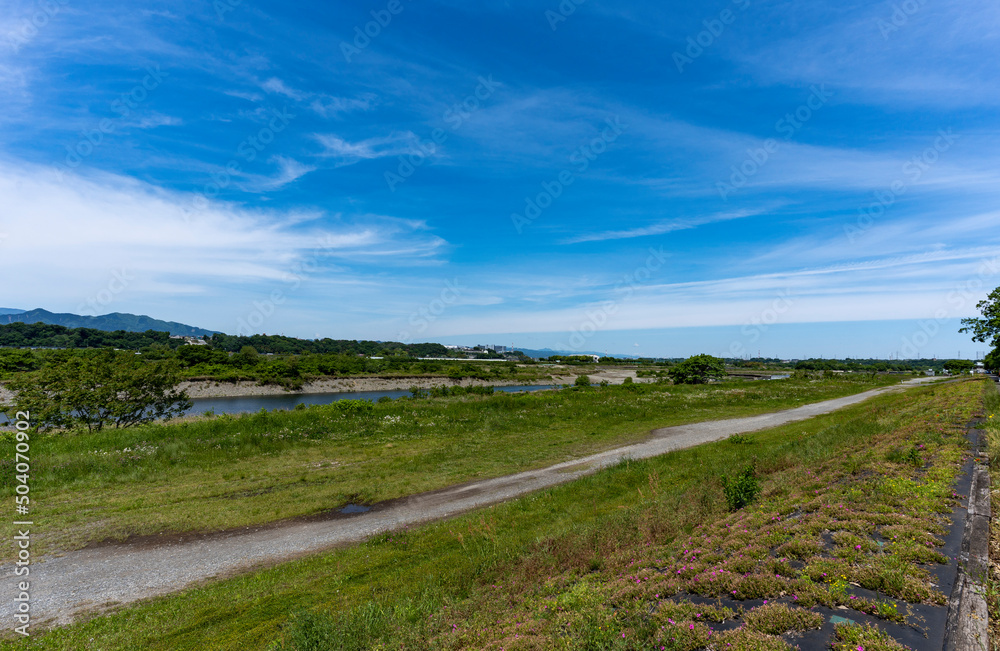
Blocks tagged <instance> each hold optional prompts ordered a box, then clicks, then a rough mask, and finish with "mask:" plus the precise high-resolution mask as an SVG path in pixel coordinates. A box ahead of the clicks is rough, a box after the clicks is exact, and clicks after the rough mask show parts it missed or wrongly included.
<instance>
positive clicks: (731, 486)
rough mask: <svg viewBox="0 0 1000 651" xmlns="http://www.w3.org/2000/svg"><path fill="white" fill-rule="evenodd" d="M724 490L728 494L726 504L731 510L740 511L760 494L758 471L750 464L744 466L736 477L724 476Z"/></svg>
mask: <svg viewBox="0 0 1000 651" xmlns="http://www.w3.org/2000/svg"><path fill="white" fill-rule="evenodd" d="M722 492H723V494H724V495H725V496H726V504H728V505H729V510H730V511H739V510H740V509H742V508H743V507H744V506H747V505H748V504H750V503H751V502H753V501H754V500H755V499H757V496H758V495H760V481H759V480H758V479H757V472H756V470H755V469H754V467H753V464H750V465H748V466H746V467H744V468H743V470H742V471H741V472H740V474H739V475H738V476H737V477H736V479H732V480H731V479H730V478H729V477H728V476H726V475H723V476H722Z"/></svg>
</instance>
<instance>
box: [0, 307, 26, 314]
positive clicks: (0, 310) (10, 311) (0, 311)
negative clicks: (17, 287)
mask: <svg viewBox="0 0 1000 651" xmlns="http://www.w3.org/2000/svg"><path fill="white" fill-rule="evenodd" d="M24 312H25V311H24V310H15V309H13V308H10V307H0V316H6V315H8V314H24Z"/></svg>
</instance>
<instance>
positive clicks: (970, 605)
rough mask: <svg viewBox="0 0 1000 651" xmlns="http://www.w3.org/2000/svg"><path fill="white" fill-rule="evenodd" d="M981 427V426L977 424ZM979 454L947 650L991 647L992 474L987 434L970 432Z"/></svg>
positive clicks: (952, 600)
mask: <svg viewBox="0 0 1000 651" xmlns="http://www.w3.org/2000/svg"><path fill="white" fill-rule="evenodd" d="M977 424H979V423H977ZM969 434H970V438H971V439H972V444H973V446H974V450H975V452H976V454H975V457H974V459H973V464H974V465H973V468H972V482H971V485H970V487H969V503H968V507H967V508H966V517H965V532H964V534H963V536H962V548H961V552H960V554H959V556H958V576H957V577H956V579H955V585H954V587H953V588H952V591H951V598H950V599H949V601H948V620H947V625H946V628H945V637H944V649H945V651H985V650H986V649H988V648H989V630H988V627H989V616H988V614H987V610H986V599H985V597H984V594H985V585H984V583H985V580H986V576H987V573H988V572H989V541H990V518H991V517H992V516H991V511H990V471H989V457H988V456H987V454H986V431H985V430H982V429H972V430H970V432H969Z"/></svg>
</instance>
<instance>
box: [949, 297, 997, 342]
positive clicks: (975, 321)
mask: <svg viewBox="0 0 1000 651" xmlns="http://www.w3.org/2000/svg"><path fill="white" fill-rule="evenodd" d="M976 309H977V310H979V313H980V314H982V315H983V318H978V317H977V318H971V319H962V325H963V326H964V327H962V328H960V329H959V332H963V333H972V340H973V341H979V342H982V343H987V344H989V345H990V346H992V347H994V348H997V347H1000V287H997V288H996V289H994V290H993V291H992V292H990V295H989V296H987V297H986V300H983V301H979V303H977V304H976Z"/></svg>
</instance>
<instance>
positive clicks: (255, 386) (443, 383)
mask: <svg viewBox="0 0 1000 651" xmlns="http://www.w3.org/2000/svg"><path fill="white" fill-rule="evenodd" d="M553 371H554V373H553V374H552V375H551V376H548V377H549V378H551V379H548V378H540V379H537V380H534V381H532V382H526V381H525V380H524V379H514V380H497V379H489V380H480V379H476V378H463V379H461V380H457V379H453V378H449V377H444V376H428V375H411V376H376V377H327V378H321V379H318V380H314V381H312V382H306V383H305V384H303V385H302V388H301V389H298V390H295V391H290V390H287V389H285V388H284V387H282V386H280V385H277V384H259V383H257V382H252V381H242V382H219V381H216V380H200V381H196V382H181V383H180V384H179V385H178V388H180V389H183V390H185V391H187V393H188V395H189V396H190V397H192V398H242V397H252V396H278V395H296V394H303V395H306V394H318V393H340V392H344V391H351V392H360V391H406V390H409V389H411V388H413V387H417V388H420V389H433V388H435V387H455V386H461V387H512V386H520V385H525V384H572V383H573V382H574V381H575V380H576V377H577V376H576V375H574V374H572V373H568V372H567V370H566V369H564V368H560V369H553ZM588 377H590V380H591V382H594V383H600V382H602V381H603V382H607V383H608V384H621V383H622V382H624V381H625V378H626V377H629V378H632V379H633V381H636V382H649V381H651V380H647V379H640V378H637V377H636V373H635V371H634V370H621V369H598V370H597V371H596V372H593V373H590V374H589V375H588ZM3 398H4V394H3V393H2V389H0V400H3Z"/></svg>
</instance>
